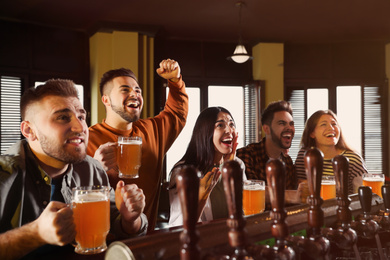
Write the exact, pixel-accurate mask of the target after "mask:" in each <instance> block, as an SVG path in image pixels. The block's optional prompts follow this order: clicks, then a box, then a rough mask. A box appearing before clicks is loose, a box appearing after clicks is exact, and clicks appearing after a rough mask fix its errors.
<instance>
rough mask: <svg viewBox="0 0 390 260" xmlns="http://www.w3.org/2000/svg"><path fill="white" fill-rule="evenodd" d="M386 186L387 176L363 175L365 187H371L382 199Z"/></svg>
mask: <svg viewBox="0 0 390 260" xmlns="http://www.w3.org/2000/svg"><path fill="white" fill-rule="evenodd" d="M383 184H385V175H384V174H382V173H378V174H374V173H365V174H363V185H364V186H370V187H371V189H372V192H373V193H375V194H377V195H379V196H380V197H381V198H382V192H381V188H382V186H383Z"/></svg>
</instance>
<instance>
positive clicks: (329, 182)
mask: <svg viewBox="0 0 390 260" xmlns="http://www.w3.org/2000/svg"><path fill="white" fill-rule="evenodd" d="M321 185H336V182H335V181H322V182H321Z"/></svg>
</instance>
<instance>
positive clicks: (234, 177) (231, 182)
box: [222, 160, 244, 219]
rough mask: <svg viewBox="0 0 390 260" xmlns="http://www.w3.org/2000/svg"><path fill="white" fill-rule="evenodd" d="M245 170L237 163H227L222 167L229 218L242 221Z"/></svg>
mask: <svg viewBox="0 0 390 260" xmlns="http://www.w3.org/2000/svg"><path fill="white" fill-rule="evenodd" d="M243 172H244V169H243V166H241V165H240V163H239V162H237V161H234V160H232V161H227V162H225V163H224V164H223V165H222V180H223V187H224V190H225V196H226V202H227V205H228V210H229V218H231V219H241V218H243V216H242V175H243Z"/></svg>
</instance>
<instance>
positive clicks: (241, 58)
mask: <svg viewBox="0 0 390 260" xmlns="http://www.w3.org/2000/svg"><path fill="white" fill-rule="evenodd" d="M243 5H244V1H238V2H237V3H236V6H237V7H238V8H240V10H239V13H238V45H237V46H236V49H235V50H234V53H233V55H232V56H230V57H228V59H231V60H233V61H234V62H236V63H244V62H246V61H248V60H251V59H253V57H252V56H250V55H248V52H247V51H246V49H245V46H244V45H243V44H242V36H241V9H242V6H243Z"/></svg>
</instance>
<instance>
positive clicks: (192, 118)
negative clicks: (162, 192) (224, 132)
mask: <svg viewBox="0 0 390 260" xmlns="http://www.w3.org/2000/svg"><path fill="white" fill-rule="evenodd" d="M168 91H169V88H167V97H168ZM186 92H187V94H188V96H189V97H190V98H191V102H190V105H189V106H188V109H189V110H188V116H187V123H186V125H185V127H184V128H183V130H182V131H181V133H180V135H179V136H178V138H177V139H176V140H175V142H174V143H173V145H172V146H171V148H170V149H169V151H168V153H167V155H166V156H165V159H166V164H167V180H169V173H170V172H171V169H172V167H173V165H175V164H176V163H177V162H178V161H179V160H180V159H181V158H182V157H183V155H184V153H185V151H186V149H187V146H188V143H189V142H190V139H191V135H192V131H193V129H194V125H195V122H196V119H197V118H198V116H199V113H200V89H199V88H191V87H186Z"/></svg>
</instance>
